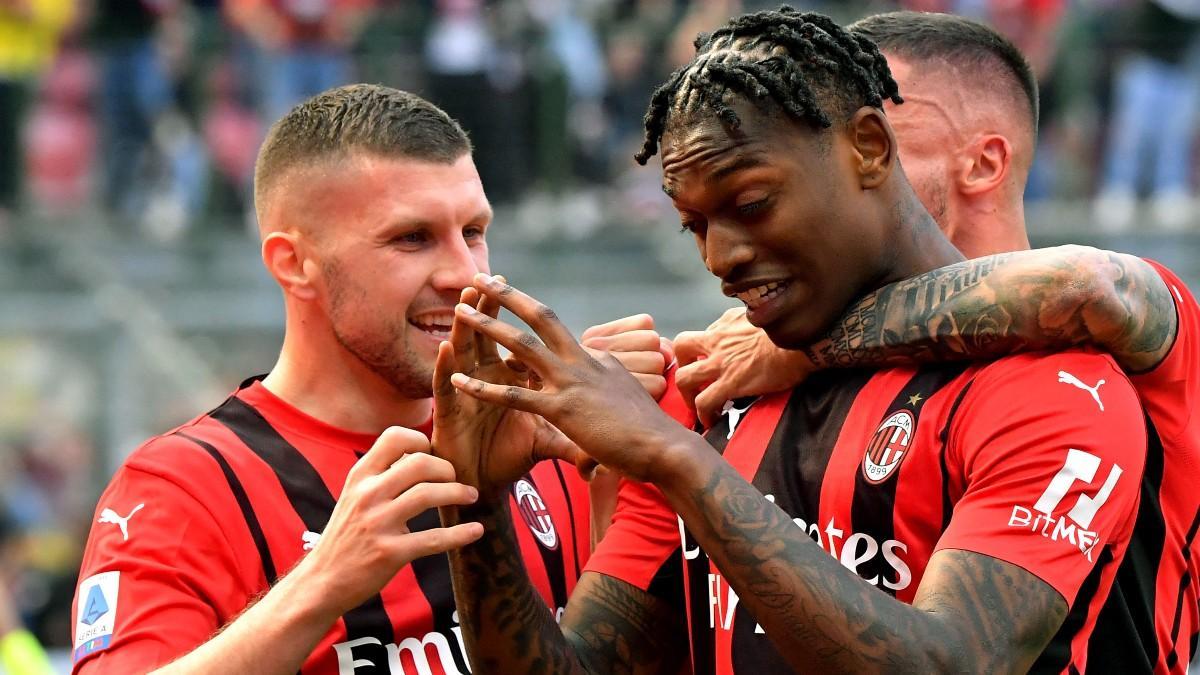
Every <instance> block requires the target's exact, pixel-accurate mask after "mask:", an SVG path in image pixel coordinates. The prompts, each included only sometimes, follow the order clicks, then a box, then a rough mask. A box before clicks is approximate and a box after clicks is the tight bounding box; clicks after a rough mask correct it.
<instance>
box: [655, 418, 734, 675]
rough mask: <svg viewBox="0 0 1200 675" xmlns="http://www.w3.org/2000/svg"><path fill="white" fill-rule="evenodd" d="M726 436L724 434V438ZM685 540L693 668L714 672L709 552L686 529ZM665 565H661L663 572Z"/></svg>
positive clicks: (700, 673) (699, 672)
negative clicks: (710, 615) (705, 551)
mask: <svg viewBox="0 0 1200 675" xmlns="http://www.w3.org/2000/svg"><path fill="white" fill-rule="evenodd" d="M724 437H725V435H724V434H721V438H724ZM682 541H683V544H682V546H681V547H680V551H681V555H682V557H683V563H684V565H686V566H687V597H688V599H689V600H690V601H691V606H690V607H689V610H690V611H689V613H688V614H689V616H688V626H689V627H690V628H691V630H690V633H691V638H692V672H693V673H695V675H712V674H713V673H715V672H717V665H716V664H717V644H716V642H715V641H714V639H713V637H714V633H713V630H712V629H711V628H710V627H709V604H708V603H709V600H708V597H709V595H708V594H709V579H708V575H709V572H710V570H709V566H708V556H707V555H704V554H703V552H702V551H701V550H700V544H698V543H697V542H696V540H695V539H694V538H693V537H692V533H691V532H688V531H687V530H686V529H685V530H684V532H683V539H682ZM664 568H665V566H664ZM664 568H660V569H659V573H660V574H661V573H662V570H663V569H664Z"/></svg>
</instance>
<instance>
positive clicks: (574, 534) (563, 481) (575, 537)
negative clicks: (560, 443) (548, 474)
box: [550, 459, 592, 579]
mask: <svg viewBox="0 0 1200 675" xmlns="http://www.w3.org/2000/svg"><path fill="white" fill-rule="evenodd" d="M550 463H551V464H552V465H554V473H556V474H558V484H559V486H560V487H561V488H562V493H563V502H565V503H566V505H567V518H569V519H570V520H571V523H570V524H571V551H572V552H573V553H574V555H573V556H572V559H573V560H574V561H575V578H576V579H579V575H580V570H579V559H580V558H582V556H581V555H580V554H579V531H578V528H576V527H575V505H574V504H572V503H571V490H570V489H568V488H567V477H566V476H564V475H563V470H562V463H561V462H559V461H558V460H556V459H552V460H550ZM591 545H592V543H591V542H590V541H589V542H588V546H589V547H590V546H591Z"/></svg>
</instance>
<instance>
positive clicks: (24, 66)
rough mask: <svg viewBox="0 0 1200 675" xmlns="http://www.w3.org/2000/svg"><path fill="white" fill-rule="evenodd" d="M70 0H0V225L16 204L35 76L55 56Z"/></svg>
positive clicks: (68, 16) (66, 21)
mask: <svg viewBox="0 0 1200 675" xmlns="http://www.w3.org/2000/svg"><path fill="white" fill-rule="evenodd" d="M73 7H74V4H73V2H72V0H0V158H2V159H0V228H3V227H4V226H5V225H6V224H7V221H8V220H9V218H10V217H11V212H12V211H13V210H15V209H16V208H17V206H18V201H19V199H20V195H21V176H22V173H23V169H22V165H21V161H20V160H21V157H22V156H23V155H24V152H23V151H22V149H21V143H20V139H21V121H22V120H23V119H24V111H25V108H26V104H27V102H28V100H29V95H30V92H31V89H32V87H33V84H34V78H35V77H36V76H37V75H38V74H39V73H41V72H42V71H43V70H44V69H46V68H47V67H48V66H49V65H50V64H51V62H52V61H53V59H54V54H55V52H56V51H57V48H58V42H59V38H60V36H61V35H62V32H63V30H64V29H65V28H66V27H67V25H68V24H69V23H70V21H71V17H72V14H73Z"/></svg>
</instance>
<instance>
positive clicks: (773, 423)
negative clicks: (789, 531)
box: [588, 351, 1146, 674]
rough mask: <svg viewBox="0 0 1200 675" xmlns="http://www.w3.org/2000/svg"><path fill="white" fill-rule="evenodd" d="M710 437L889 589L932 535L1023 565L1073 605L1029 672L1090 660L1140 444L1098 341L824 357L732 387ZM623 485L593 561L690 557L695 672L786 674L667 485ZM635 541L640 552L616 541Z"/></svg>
mask: <svg viewBox="0 0 1200 675" xmlns="http://www.w3.org/2000/svg"><path fill="white" fill-rule="evenodd" d="M706 438H707V439H708V440H709V442H710V443H711V444H712V445H713V446H714V447H716V448H717V449H718V450H720V451H722V453H723V455H724V457H725V458H726V460H727V461H729V462H730V464H732V465H733V466H734V467H735V468H736V469H737V470H738V471H739V473H741V475H742V476H743V477H745V478H746V479H747V480H749V481H750V482H752V483H753V484H754V486H755V487H756V488H758V490H759V491H760V492H762V493H763V495H764V497H765V498H766V499H768V500H770V501H772V502H774V503H775V504H776V505H778V506H779V507H781V508H782V509H783V510H784V511H785V512H787V513H788V514H789V515H790V516H792V518H793V520H794V522H795V523H796V526H797V527H799V528H801V529H802V530H803V531H804V532H805V533H806V534H808V535H809V536H810V537H811V538H812V539H813V540H814V542H815V544H816V545H819V546H820V547H821V548H822V549H824V550H825V551H826V552H827V553H829V554H830V555H832V556H833V557H834V558H836V559H837V560H838V561H839V562H841V564H842V565H843V566H844V567H846V568H848V569H849V570H851V571H853V572H855V573H857V574H858V575H859V576H860V577H862V578H863V579H865V580H866V581H868V582H869V583H871V584H873V585H874V586H875V587H876V588H878V589H879V590H880V591H881V592H883V593H888V594H890V595H893V596H894V597H896V598H897V599H898V600H901V601H904V602H912V599H913V597H914V595H915V593H916V590H917V588H918V587H919V585H920V583H921V580H922V578H923V576H924V573H925V569H926V566H927V565H928V563H929V561H930V558H931V557H932V556H933V555H934V553H935V552H936V551H938V550H941V549H961V550H967V551H972V552H976V553H980V554H983V555H987V556H990V557H993V558H997V559H1000V560H1004V561H1006V562H1009V563H1012V564H1015V565H1018V566H1020V567H1022V568H1024V569H1026V570H1028V571H1029V572H1031V573H1033V574H1034V575H1036V576H1037V577H1039V578H1040V579H1042V580H1043V581H1045V582H1046V583H1047V584H1048V585H1050V586H1051V587H1052V588H1054V589H1055V590H1056V591H1058V592H1059V593H1060V594H1061V595H1062V596H1063V598H1064V599H1065V600H1066V602H1067V604H1068V606H1069V607H1070V612H1069V615H1068V617H1067V619H1066V621H1065V622H1064V624H1063V627H1062V629H1061V630H1060V631H1059V633H1058V635H1056V636H1055V638H1054V639H1053V640H1052V642H1051V644H1050V646H1049V647H1048V648H1047V649H1046V651H1045V652H1044V653H1043V654H1042V655H1041V656H1040V657H1039V660H1038V661H1037V663H1036V664H1035V666H1034V668H1033V670H1034V671H1036V672H1067V671H1069V670H1072V669H1074V670H1078V671H1081V672H1082V671H1083V670H1084V669H1085V668H1086V666H1087V661H1088V658H1089V637H1090V636H1091V633H1092V629H1093V627H1094V626H1095V623H1096V619H1097V616H1098V614H1099V612H1100V609H1101V606H1102V604H1103V602H1104V600H1105V599H1106V597H1107V595H1108V590H1109V588H1110V586H1111V585H1112V583H1113V578H1114V576H1115V575H1116V572H1117V568H1118V565H1119V563H1120V562H1121V560H1122V557H1123V555H1124V553H1125V549H1126V547H1127V545H1128V543H1129V538H1130V533H1131V531H1132V529H1133V525H1134V520H1135V518H1136V511H1137V499H1138V492H1139V482H1140V480H1141V478H1142V473H1143V463H1144V460H1145V449H1146V434H1145V425H1144V417H1143V413H1142V411H1141V409H1140V407H1139V405H1138V401H1137V398H1136V395H1135V394H1134V391H1133V387H1132V386H1131V384H1130V383H1129V380H1128V379H1127V378H1126V377H1125V375H1124V374H1123V373H1122V372H1121V371H1120V370H1119V369H1118V368H1117V367H1116V365H1115V364H1114V363H1113V362H1112V360H1111V359H1109V358H1108V357H1104V356H1099V355H1095V354H1090V353H1086V352H1078V351H1076V352H1065V353H1059V354H1032V355H1022V356H1014V357H1009V358H1005V359H1001V360H999V361H995V362H993V363H990V364H985V365H976V366H965V365H955V366H940V367H930V368H922V369H919V370H917V369H891V370H885V371H872V372H866V371H863V372H859V371H840V372H828V373H822V374H819V375H817V376H816V377H813V378H811V379H810V380H809V381H808V382H806V383H805V384H804V385H802V386H801V387H799V388H797V389H796V390H793V391H791V392H785V393H782V394H777V395H772V396H767V397H763V398H760V399H758V400H752V401H740V402H734V404H733V405H732V406H731V407H730V408H728V409H727V411H726V414H725V416H724V417H723V419H722V421H721V422H720V423H719V424H718V425H717V426H715V427H714V428H713V429H711V430H709V431H708V432H707V434H706ZM623 489H624V490H625V492H626V494H624V495H622V498H621V500H620V503H619V504H618V509H617V514H616V517H615V518H614V521H613V525H612V527H611V528H610V529H609V532H608V534H606V536H605V539H604V540H603V541H602V542H601V544H600V546H599V548H598V549H597V551H596V554H595V556H594V557H593V560H592V561H591V563H590V564H589V566H588V569H589V570H592V571H596V572H600V573H604V574H609V575H610V576H615V577H617V578H621V579H623V580H625V581H628V582H629V583H633V584H635V585H639V586H640V587H642V588H651V587H653V586H655V585H656V577H657V576H658V575H659V574H668V573H669V572H668V570H669V568H670V566H671V565H670V562H669V560H670V559H672V558H674V559H676V560H678V559H682V560H683V562H684V567H685V573H684V575H683V576H684V577H685V582H684V583H685V588H684V596H685V604H686V611H687V613H688V618H689V624H690V628H691V631H690V632H691V640H692V660H693V667H694V669H695V672H697V673H722V674H733V673H761V672H786V671H787V666H786V662H785V661H784V660H783V659H782V657H781V656H779V654H778V653H777V652H776V651H775V649H774V647H773V645H772V644H771V642H770V640H769V639H768V636H767V635H766V634H765V633H764V632H763V631H762V629H761V628H759V627H758V625H757V623H756V621H755V620H754V618H753V617H752V616H751V615H750V614H749V612H748V611H747V610H746V609H745V607H744V606H743V605H741V604H740V603H739V601H738V598H737V594H736V593H735V592H734V591H733V589H732V588H730V587H729V585H728V584H727V583H726V582H725V580H724V578H723V577H722V574H721V571H720V570H719V569H717V568H716V567H715V566H714V565H713V564H712V563H711V562H710V561H709V559H708V557H707V556H706V555H705V553H704V552H703V550H701V549H700V548H699V547H698V546H697V545H696V543H695V542H694V541H693V540H692V539H691V537H690V536H689V535H688V533H687V532H686V531H685V530H683V529H682V528H679V527H678V526H677V525H676V522H677V521H676V519H675V517H674V516H673V515H669V514H668V512H665V511H664V510H665V503H664V502H663V501H662V498H661V495H658V494H656V493H655V492H654V491H653V490H652V489H649V488H647V487H645V486H640V485H636V484H628V485H627V486H625V487H624V488H623ZM672 537H674V538H676V539H677V541H676V542H674V543H673V544H672V543H671V542H670V539H671V538H672ZM680 537H681V538H682V539H681V541H679V538H680ZM623 542H624V543H623ZM629 542H638V545H639V550H638V551H636V552H628V551H625V550H624V549H626V548H627V547H628V545H629ZM650 552H653V555H651V554H650ZM657 585H658V586H659V587H660V588H661V587H662V584H657ZM660 595H662V596H663V597H669V594H662V593H660ZM1132 639H1134V636H1133V635H1127V636H1126V639H1125V641H1124V642H1123V643H1115V644H1110V645H1108V648H1109V649H1122V648H1128V647H1127V645H1128V644H1129V641H1130V640H1132ZM1092 647H1093V649H1092V654H1096V653H1097V646H1096V645H1092ZM1097 658H1098V657H1097Z"/></svg>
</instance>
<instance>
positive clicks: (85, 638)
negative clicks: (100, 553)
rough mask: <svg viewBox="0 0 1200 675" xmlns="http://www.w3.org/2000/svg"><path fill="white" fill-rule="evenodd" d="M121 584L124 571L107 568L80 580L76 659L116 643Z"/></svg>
mask: <svg viewBox="0 0 1200 675" xmlns="http://www.w3.org/2000/svg"><path fill="white" fill-rule="evenodd" d="M120 585H121V573H120V572H103V573H101V574H96V575H93V576H90V577H88V578H86V579H84V580H83V581H82V582H80V584H79V595H78V596H76V597H78V598H79V609H78V615H77V616H76V617H75V651H74V660H75V661H79V660H80V659H82V658H83V657H85V656H87V655H88V654H92V653H95V652H98V651H100V650H102V649H106V648H107V647H108V646H109V645H110V644H112V637H113V628H114V626H115V625H116V621H117V591H118V589H119V588H120Z"/></svg>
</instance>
